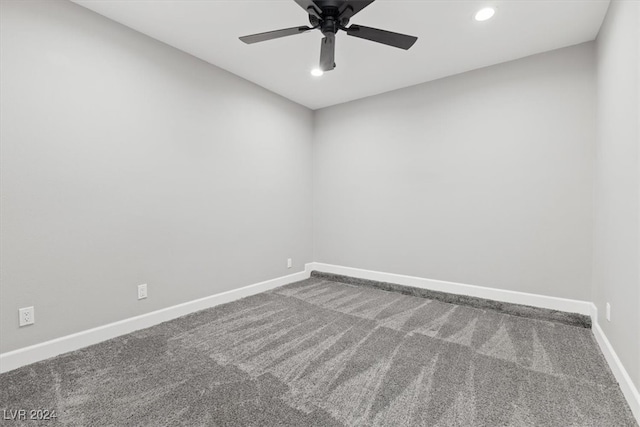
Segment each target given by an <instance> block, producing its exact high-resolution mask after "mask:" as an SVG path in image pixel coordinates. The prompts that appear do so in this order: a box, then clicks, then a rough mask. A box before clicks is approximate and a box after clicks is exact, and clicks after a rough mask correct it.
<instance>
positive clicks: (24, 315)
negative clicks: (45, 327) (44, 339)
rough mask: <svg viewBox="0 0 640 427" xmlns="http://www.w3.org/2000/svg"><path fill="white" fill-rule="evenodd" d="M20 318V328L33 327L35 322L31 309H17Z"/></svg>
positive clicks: (32, 309) (33, 312)
mask: <svg viewBox="0 0 640 427" xmlns="http://www.w3.org/2000/svg"><path fill="white" fill-rule="evenodd" d="M18 314H19V316H20V326H27V325H33V324H34V323H35V321H36V316H35V310H34V308H33V307H25V308H21V309H18Z"/></svg>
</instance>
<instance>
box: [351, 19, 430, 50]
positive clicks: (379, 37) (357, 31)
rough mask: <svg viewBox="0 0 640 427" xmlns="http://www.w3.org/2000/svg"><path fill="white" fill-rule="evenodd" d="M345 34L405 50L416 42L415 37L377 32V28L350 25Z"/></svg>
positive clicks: (389, 32)
mask: <svg viewBox="0 0 640 427" xmlns="http://www.w3.org/2000/svg"><path fill="white" fill-rule="evenodd" d="M347 34H349V35H350V36H353V37H358V38H361V39H367V40H371V41H372V42H377V43H382V44H386V45H388V46H393V47H398V48H400V49H404V50H407V49H409V48H410V47H411V46H413V44H414V43H415V42H416V40H418V38H417V37H413V36H408V35H406V34H400V33H393V32H391V31H386V30H379V29H377V28H371V27H364V26H362V25H352V26H350V27H349V28H347Z"/></svg>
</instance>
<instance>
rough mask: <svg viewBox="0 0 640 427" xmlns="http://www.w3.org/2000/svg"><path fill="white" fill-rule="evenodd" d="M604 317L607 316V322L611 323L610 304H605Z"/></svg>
mask: <svg viewBox="0 0 640 427" xmlns="http://www.w3.org/2000/svg"><path fill="white" fill-rule="evenodd" d="M606 315H607V320H608V321H609V322H611V304H609V303H607V312H606Z"/></svg>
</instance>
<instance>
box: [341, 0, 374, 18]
mask: <svg viewBox="0 0 640 427" xmlns="http://www.w3.org/2000/svg"><path fill="white" fill-rule="evenodd" d="M374 1H375V0H348V1H347V2H345V3H344V4H343V5H342V7H340V12H339V16H340V19H344V18H347V19H350V18H351V17H352V16H353V15H355V14H356V13H358V12H360V11H361V10H362V9H364V8H365V7H367V6H369V5H370V4H371V3H373V2H374Z"/></svg>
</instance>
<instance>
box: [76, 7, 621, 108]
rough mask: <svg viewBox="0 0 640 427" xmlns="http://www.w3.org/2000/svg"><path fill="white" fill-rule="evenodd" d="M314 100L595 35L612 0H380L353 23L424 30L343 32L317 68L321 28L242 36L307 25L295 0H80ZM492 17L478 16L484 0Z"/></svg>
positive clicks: (377, 89) (335, 99)
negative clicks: (376, 39)
mask: <svg viewBox="0 0 640 427" xmlns="http://www.w3.org/2000/svg"><path fill="white" fill-rule="evenodd" d="M74 1H75V2H76V3H78V4H80V5H82V6H85V7H87V8H89V9H91V10H93V11H95V12H98V13H100V14H101V15H104V16H106V17H108V18H111V19H113V20H114V21H117V22H120V23H122V24H124V25H126V26H128V27H131V28H133V29H135V30H137V31H140V32H141V33H143V34H147V35H149V36H151V37H153V38H156V39H158V40H161V41H163V42H165V43H167V44H169V45H171V46H174V47H176V48H178V49H180V50H183V51H185V52H188V53H190V54H192V55H194V56H196V57H198V58H201V59H203V60H205V61H207V62H209V63H211V64H214V65H217V66H219V67H221V68H224V69H225V70H228V71H230V72H232V73H234V74H237V75H239V76H241V77H244V78H245V79H247V80H250V81H252V82H254V83H256V84H258V85H260V86H263V87H265V88H267V89H269V90H271V91H273V92H275V93H278V94H280V95H282V96H284V97H286V98H289V99H291V100H293V101H295V102H297V103H300V104H302V105H305V106H307V107H309V108H312V109H317V108H322V107H326V106H329V105H334V104H339V103H342V102H346V101H350V100H353V99H358V98H363V97H366V96H371V95H375V94H378V93H382V92H387V91H390V90H393V89H398V88H401V87H406V86H411V85H415V84H418V83H422V82H426V81H429V80H435V79H438V78H441V77H445V76H449V75H453V74H458V73H462V72H464V71H468V70H472V69H476V68H480V67H486V66H488V65H493V64H497V63H500V62H505V61H509V60H513V59H516V58H521V57H524V56H528V55H532V54H535V53H539V52H544V51H548V50H552V49H557V48H561V47H565V46H571V45H574V44H578V43H581V42H585V41H589V40H593V39H595V37H596V35H597V33H598V30H599V29H600V25H601V24H602V20H603V19H604V16H605V14H606V11H607V7H608V5H609V0H464V1H461V0H377V1H376V2H375V3H373V4H372V5H370V6H369V7H367V8H366V9H364V10H363V11H362V12H360V13H359V14H357V15H356V16H355V17H354V18H353V19H352V23H356V24H361V25H366V26H369V27H377V28H382V29H386V30H390V31H396V32H401V33H406V34H409V35H414V36H417V37H418V41H417V42H416V44H415V45H414V46H413V47H412V48H411V49H410V50H408V51H404V50H401V49H396V48H393V47H388V46H384V45H381V44H378V43H373V42H370V41H367V40H362V39H357V38H355V37H350V36H347V35H346V34H345V33H344V32H340V33H339V34H338V36H337V39H336V64H337V67H336V69H335V70H333V71H331V72H328V73H325V75H324V76H322V77H319V78H317V77H312V76H311V75H310V74H309V71H310V70H311V69H312V68H314V67H316V66H317V64H318V59H319V56H320V40H321V38H322V34H321V33H320V32H319V31H311V32H308V33H305V34H302V35H296V36H291V37H286V38H281V39H276V40H271V41H267V42H263V43H257V44H253V45H246V44H244V43H242V42H241V41H240V40H238V37H239V36H243V35H247V34H254V33H259V32H263V31H270V30H276V29H280V28H286V27H294V26H298V25H307V24H308V20H307V15H306V13H305V11H304V10H302V9H301V8H300V7H299V6H298V5H297V4H296V3H294V1H293V0H127V1H123V0H74ZM485 6H492V7H494V8H495V9H496V14H495V16H494V17H493V19H491V20H489V21H485V22H477V21H475V20H474V19H473V17H474V15H475V12H476V11H477V10H479V9H480V8H482V7H485Z"/></svg>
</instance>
